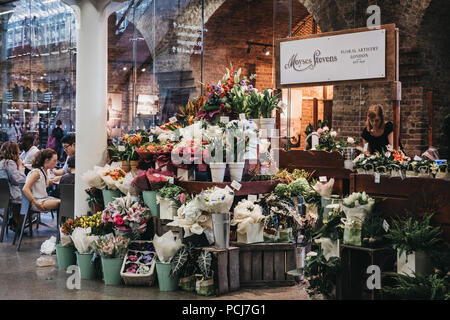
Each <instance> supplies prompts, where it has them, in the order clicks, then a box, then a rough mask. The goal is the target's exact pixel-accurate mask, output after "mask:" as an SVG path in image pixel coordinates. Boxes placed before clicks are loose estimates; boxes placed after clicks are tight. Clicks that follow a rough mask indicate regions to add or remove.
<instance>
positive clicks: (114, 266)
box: [93, 235, 130, 285]
mask: <svg viewBox="0 0 450 320" xmlns="http://www.w3.org/2000/svg"><path fill="white" fill-rule="evenodd" d="M129 242H130V240H129V239H128V238H125V237H122V236H120V235H119V236H117V237H100V238H99V239H98V240H96V241H95V242H94V244H93V246H94V248H95V251H96V252H97V254H98V255H100V257H101V261H102V270H103V281H104V282H105V284H106V285H120V284H121V283H122V278H121V276H120V270H121V268H122V264H123V259H124V257H125V255H126V253H127V250H128V244H129Z"/></svg>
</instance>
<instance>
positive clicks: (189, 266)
mask: <svg viewBox="0 0 450 320" xmlns="http://www.w3.org/2000/svg"><path fill="white" fill-rule="evenodd" d="M198 254H199V250H196V249H195V247H194V246H193V244H192V243H190V242H188V243H187V244H186V245H184V246H183V247H182V248H181V249H180V250H178V252H177V253H176V254H175V256H174V257H173V259H172V261H171V267H172V269H171V271H170V272H171V276H172V277H175V276H176V275H178V277H179V279H180V280H179V282H178V286H179V287H180V288H181V290H183V291H188V292H194V291H195V287H196V286H195V284H196V276H195V274H196V273H197V270H198V265H197V258H198Z"/></svg>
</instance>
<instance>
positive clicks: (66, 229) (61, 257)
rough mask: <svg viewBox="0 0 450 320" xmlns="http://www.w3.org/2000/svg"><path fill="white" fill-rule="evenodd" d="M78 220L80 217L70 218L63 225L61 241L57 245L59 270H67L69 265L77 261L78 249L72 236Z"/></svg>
mask: <svg viewBox="0 0 450 320" xmlns="http://www.w3.org/2000/svg"><path fill="white" fill-rule="evenodd" d="M78 221H79V218H76V219H69V220H67V221H66V222H65V223H64V224H63V226H62V227H61V230H60V234H61V243H58V244H57V245H56V259H57V261H58V268H59V270H66V269H67V268H68V267H69V266H71V265H75V264H76V263H77V257H76V255H75V251H76V249H75V246H74V244H73V241H72V238H71V237H70V236H71V235H72V232H73V230H75V228H76V227H77V226H78Z"/></svg>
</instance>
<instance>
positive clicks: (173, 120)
mask: <svg viewBox="0 0 450 320" xmlns="http://www.w3.org/2000/svg"><path fill="white" fill-rule="evenodd" d="M169 121H170V122H177V121H178V120H177V117H172V118H170V119H169Z"/></svg>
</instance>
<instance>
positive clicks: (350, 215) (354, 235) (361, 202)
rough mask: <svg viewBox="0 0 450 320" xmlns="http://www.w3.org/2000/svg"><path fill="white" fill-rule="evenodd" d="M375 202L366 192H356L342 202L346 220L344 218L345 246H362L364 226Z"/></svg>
mask: <svg viewBox="0 0 450 320" xmlns="http://www.w3.org/2000/svg"><path fill="white" fill-rule="evenodd" d="M374 204H375V200H374V199H372V198H370V197H369V196H368V195H367V194H366V193H365V192H362V193H359V192H354V193H352V194H351V195H349V196H348V197H347V198H344V200H343V202H342V209H343V210H344V213H345V216H346V218H342V222H343V223H344V226H345V228H344V244H350V245H355V246H360V245H361V240H362V239H361V231H362V225H363V223H364V220H365V219H366V216H367V215H368V214H370V213H371V212H372V209H373V206H374Z"/></svg>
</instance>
